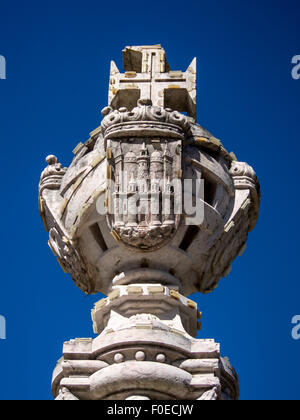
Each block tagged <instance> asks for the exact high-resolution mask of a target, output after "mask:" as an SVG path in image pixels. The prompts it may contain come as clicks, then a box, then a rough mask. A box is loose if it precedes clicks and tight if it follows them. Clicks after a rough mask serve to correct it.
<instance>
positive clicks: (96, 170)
mask: <svg viewBox="0 0 300 420" xmlns="http://www.w3.org/2000/svg"><path fill="white" fill-rule="evenodd" d="M123 58H124V69H125V73H124V74H121V73H120V72H119V70H118V69H117V67H116V65H115V64H114V63H113V62H112V64H111V74H110V84H109V103H108V106H107V107H106V108H104V109H103V111H102V114H103V120H102V122H101V125H100V126H99V127H98V128H97V129H96V130H94V131H93V132H92V133H91V135H90V138H89V140H88V141H87V142H85V143H80V144H79V145H78V146H77V147H76V148H75V150H74V152H73V153H74V159H73V161H72V163H71V165H70V166H69V168H63V166H62V165H61V164H60V163H59V162H58V159H57V158H56V157H55V156H52V155H51V156H48V157H47V159H46V160H47V163H48V166H47V167H46V169H45V170H44V171H43V173H42V176H41V181H40V186H39V207H40V213H41V217H42V220H43V222H44V225H45V228H46V230H47V231H48V232H49V246H50V248H51V250H52V252H53V253H54V255H55V257H56V258H57V260H58V262H59V264H60V266H61V267H62V269H63V270H64V271H65V272H68V273H70V275H71V277H72V278H73V280H74V282H75V284H76V286H78V287H79V288H80V289H81V290H82V291H83V292H84V293H86V294H92V293H98V292H101V293H102V294H104V295H106V296H107V297H106V298H104V299H102V300H100V301H99V302H97V303H96V304H95V306H94V308H93V310H92V321H93V326H94V332H95V334H97V338H95V339H74V340H70V341H68V342H66V343H65V344H64V346H63V357H62V358H61V359H60V360H59V362H58V364H57V366H56V368H55V370H54V373H53V381H52V391H53V395H54V398H56V399H57V400H78V399H79V400H103V399H106V400H125V399H128V400H132V399H150V400H153V399H157V400H165V399H169V400H180V399H188V400H220V399H221V400H226V399H230V400H236V399H238V396H239V382H238V377H237V375H236V373H235V371H234V369H233V368H232V367H231V365H230V363H229V361H228V359H226V358H225V359H224V358H221V355H220V346H219V344H217V343H216V342H215V341H214V340H211V339H203V338H200V339H197V338H195V337H196V336H197V332H198V330H199V329H200V318H201V314H200V313H199V311H198V308H197V304H196V303H195V302H194V301H192V300H190V299H189V298H188V297H186V296H189V295H190V294H192V293H195V292H202V293H208V292H211V291H212V290H214V289H215V288H216V287H217V285H218V282H219V281H220V279H221V278H222V277H226V276H227V275H228V274H229V272H230V270H231V265H232V263H233V260H234V259H235V258H236V256H237V255H241V254H242V252H243V251H244V249H245V246H246V245H245V244H246V241H247V237H248V232H249V231H250V230H251V229H253V227H254V226H255V224H256V221H257V217H258V210H259V200H260V193H259V184H258V180H257V177H256V175H255V172H254V170H253V169H252V168H251V167H250V166H249V165H247V164H246V163H243V162H238V161H237V160H236V157H235V155H234V154H233V153H228V152H227V151H226V149H225V148H224V147H223V145H222V144H221V142H220V141H219V140H218V139H216V138H215V137H213V136H212V135H211V134H210V133H209V132H208V131H206V130H205V129H204V128H203V127H201V126H200V125H199V124H196V122H195V118H196V61H195V60H193V61H192V64H191V65H190V66H189V68H188V70H187V71H186V72H181V71H171V70H170V68H169V65H168V62H167V60H166V56H165V52H164V50H163V49H162V48H161V46H160V45H155V46H140V47H126V48H125V50H124V51H123Z"/></svg>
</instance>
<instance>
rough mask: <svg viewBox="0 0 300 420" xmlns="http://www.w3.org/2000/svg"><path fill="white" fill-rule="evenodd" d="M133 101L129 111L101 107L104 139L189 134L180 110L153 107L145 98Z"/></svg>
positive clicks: (188, 127) (176, 136)
mask: <svg viewBox="0 0 300 420" xmlns="http://www.w3.org/2000/svg"><path fill="white" fill-rule="evenodd" d="M137 104H138V106H137V107H136V108H133V109H132V110H131V111H128V110H127V108H125V107H122V108H120V109H119V110H113V109H112V108H111V107H105V108H104V109H103V110H102V115H103V116H104V118H103V120H102V123H101V127H102V131H103V135H104V138H105V139H110V138H122V137H127V138H128V137H149V136H151V137H171V138H179V139H183V138H184V137H186V135H187V134H188V133H189V131H190V122H189V120H188V118H187V117H186V116H185V115H183V114H181V113H180V112H178V111H173V110H171V109H168V108H166V109H165V108H160V107H157V106H153V105H152V102H151V100H149V99H140V100H139V101H138V103H137Z"/></svg>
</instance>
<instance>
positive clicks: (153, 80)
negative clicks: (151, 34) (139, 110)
mask: <svg viewBox="0 0 300 420" xmlns="http://www.w3.org/2000/svg"><path fill="white" fill-rule="evenodd" d="M123 67H124V70H125V73H120V71H119V70H118V68H117V66H116V64H115V62H114V61H112V62H111V67H110V81H109V94H108V102H109V105H110V106H111V107H112V108H113V109H119V108H121V107H126V108H127V109H128V110H129V111H131V110H132V109H133V108H134V107H136V105H137V101H138V100H139V99H151V101H152V103H153V105H154V106H159V107H163V108H170V109H173V110H175V111H179V112H183V113H186V114H187V115H188V116H189V117H190V118H191V119H193V121H195V120H196V58H194V59H193V61H192V62H191V64H190V66H189V67H188V69H187V70H186V71H185V72H182V71H171V70H170V67H169V64H168V62H167V59H166V54H165V50H164V49H163V48H162V47H161V46H160V45H150V46H146V45H144V46H140V47H126V48H125V49H124V50H123Z"/></svg>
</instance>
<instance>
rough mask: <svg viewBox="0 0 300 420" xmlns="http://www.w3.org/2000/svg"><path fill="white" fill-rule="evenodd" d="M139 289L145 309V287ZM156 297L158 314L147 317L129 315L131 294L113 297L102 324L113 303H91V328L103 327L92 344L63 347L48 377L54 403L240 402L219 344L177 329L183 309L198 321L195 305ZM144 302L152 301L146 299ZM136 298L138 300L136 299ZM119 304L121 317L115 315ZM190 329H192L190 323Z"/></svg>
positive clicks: (166, 292)
mask: <svg viewBox="0 0 300 420" xmlns="http://www.w3.org/2000/svg"><path fill="white" fill-rule="evenodd" d="M128 287H131V288H132V287H133V286H128ZM139 287H140V290H139V291H140V293H144V297H145V307H147V299H146V296H147V294H146V290H145V287H146V286H145V285H139ZM151 287H154V286H151ZM122 288H124V286H122V287H121V289H122ZM152 290H153V291H154V290H156V291H157V292H158V291H159V290H158V288H157V289H152ZM131 291H135V292H137V291H138V290H137V289H131ZM161 293H163V296H164V297H162V298H161V299H160V300H158V301H157V305H156V312H157V313H158V312H161V314H160V315H159V316H158V315H153V314H146V313H139V314H135V315H128V314H127V316H126V308H127V306H126V296H128V299H129V301H130V305H129V306H128V307H131V308H132V307H133V306H132V303H133V302H132V299H133V297H132V295H130V294H128V295H126V294H125V292H124V289H122V290H119V289H118V290H117V292H115V294H114V298H115V299H113V301H114V300H116V301H119V302H115V304H114V306H113V307H111V308H110V315H109V317H108V320H107V322H104V321H103V320H104V319H105V318H106V312H107V310H108V306H109V305H111V304H112V302H110V300H109V299H108V300H106V301H105V304H103V303H98V304H96V305H95V309H94V311H93V314H94V315H93V319H94V325H95V324H96V328H98V327H99V325H101V327H102V328H104V329H103V331H102V332H101V333H100V335H99V336H98V337H97V338H95V339H94V340H93V339H75V340H71V341H68V342H66V343H65V344H64V348H63V357H62V358H61V359H60V360H59V362H58V364H57V367H56V369H55V370H54V374H53V381H52V392H53V395H54V397H55V398H56V399H59V400H62V399H65V400H69V399H80V400H125V399H132V398H143V399H150V400H198V399H200V400H201V399H204V400H222V399H223V400H224V399H230V400H234V399H238V395H239V385H238V377H237V375H236V373H235V371H234V369H233V368H232V367H231V366H230V364H229V362H228V361H227V360H226V359H222V358H221V357H220V346H219V344H217V343H215V341H214V340H205V339H195V338H193V337H192V336H191V335H189V334H188V333H187V332H186V331H185V330H184V328H183V326H182V323H181V318H180V315H179V314H180V313H184V310H183V309H184V306H185V305H186V309H187V310H191V311H195V318H197V315H196V314H197V313H198V311H197V308H196V307H195V306H194V305H192V303H190V304H189V305H188V303H187V302H188V300H187V299H186V298H184V299H185V300H186V301H184V302H181V298H183V297H181V295H179V294H178V292H176V293H177V294H176V293H175V291H173V293H172V292H171V293H170V291H169V290H168V289H167V288H162V289H161ZM170 295H173V297H171V296H170ZM149 299H150V301H151V302H152V303H153V296H152V295H151V294H149ZM137 300H138V301H139V302H140V298H139V297H138V296H137ZM189 302H191V301H189ZM117 303H118V304H119V305H118V304H117ZM173 303H174V305H175V306H174V307H173V306H172V304H173ZM176 305H177V307H176ZM180 305H182V306H183V308H180ZM99 307H100V308H99ZM118 307H119V308H120V312H122V313H117V312H116V311H117V308H118ZM153 307H154V306H153ZM122 308H123V311H122ZM159 308H161V310H159ZM99 311H100V312H101V313H100V314H99ZM97 325H98V327H97ZM188 326H189V327H191V329H192V330H194V328H193V325H192V324H191V325H188Z"/></svg>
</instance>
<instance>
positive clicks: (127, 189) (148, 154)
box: [102, 100, 189, 250]
mask: <svg viewBox="0 0 300 420" xmlns="http://www.w3.org/2000/svg"><path fill="white" fill-rule="evenodd" d="M103 113H104V115H105V118H104V120H103V122H102V129H103V131H104V135H105V141H106V150H107V157H108V163H107V165H108V167H107V180H108V188H107V194H108V195H107V208H108V223H109V225H110V227H111V229H113V232H114V234H115V235H116V237H117V238H118V239H120V240H121V242H123V243H124V244H126V245H127V246H129V247H133V248H135V249H140V250H150V249H155V248H159V247H160V246H162V245H164V244H165V243H166V241H168V240H170V238H171V237H172V236H173V235H174V234H175V233H176V231H177V228H178V226H179V223H180V217H181V216H180V214H179V213H180V212H176V199H177V198H178V197H179V195H180V189H181V182H180V181H181V177H182V171H181V167H182V164H181V150H182V141H183V139H184V133H185V132H186V131H187V130H188V128H189V122H188V120H187V118H186V117H185V116H184V115H182V114H180V113H178V112H177V111H172V110H168V109H166V110H165V109H162V108H159V107H154V106H152V104H151V101H142V100H141V101H139V103H138V107H136V108H134V109H133V110H132V111H127V109H126V108H121V109H120V110H119V111H113V110H112V109H110V108H105V109H104V111H103ZM177 213H178V214H177Z"/></svg>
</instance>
